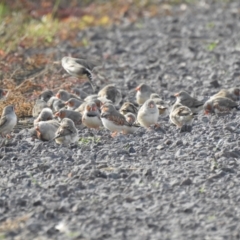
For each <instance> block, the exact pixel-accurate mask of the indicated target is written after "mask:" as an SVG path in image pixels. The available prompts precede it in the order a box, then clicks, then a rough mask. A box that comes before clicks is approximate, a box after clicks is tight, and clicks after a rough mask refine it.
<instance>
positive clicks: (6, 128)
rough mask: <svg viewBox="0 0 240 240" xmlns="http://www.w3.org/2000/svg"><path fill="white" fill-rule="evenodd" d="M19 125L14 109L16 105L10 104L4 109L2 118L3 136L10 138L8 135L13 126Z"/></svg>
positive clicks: (0, 121)
mask: <svg viewBox="0 0 240 240" xmlns="http://www.w3.org/2000/svg"><path fill="white" fill-rule="evenodd" d="M16 125H17V116H16V114H15V111H14V106H13V105H9V106H6V107H5V108H4V109H3V112H2V116H1V118H0V134H1V136H2V137H4V136H6V137H8V138H10V137H11V136H10V135H8V133H10V132H11V131H12V130H13V128H14V127H15V126H16Z"/></svg>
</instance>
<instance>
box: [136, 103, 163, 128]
mask: <svg viewBox="0 0 240 240" xmlns="http://www.w3.org/2000/svg"><path fill="white" fill-rule="evenodd" d="M158 116H159V111H158V108H157V106H156V103H155V102H154V101H153V100H152V99H148V100H147V101H146V102H145V103H144V104H143V105H142V106H141V108H140V109H139V111H138V115H137V121H138V122H139V123H140V125H141V126H142V127H145V128H148V127H150V126H151V125H153V124H155V125H156V124H157V121H158Z"/></svg>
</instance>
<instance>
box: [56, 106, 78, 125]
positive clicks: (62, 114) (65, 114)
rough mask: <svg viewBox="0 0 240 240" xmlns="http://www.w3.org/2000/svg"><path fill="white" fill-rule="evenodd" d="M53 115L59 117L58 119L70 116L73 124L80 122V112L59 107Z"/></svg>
mask: <svg viewBox="0 0 240 240" xmlns="http://www.w3.org/2000/svg"><path fill="white" fill-rule="evenodd" d="M55 116H56V117H59V118H60V119H64V118H70V119H71V120H72V121H73V122H74V124H75V125H81V124H82V114H81V113H80V112H77V111H73V110H67V109H60V110H59V111H58V112H56V113H55Z"/></svg>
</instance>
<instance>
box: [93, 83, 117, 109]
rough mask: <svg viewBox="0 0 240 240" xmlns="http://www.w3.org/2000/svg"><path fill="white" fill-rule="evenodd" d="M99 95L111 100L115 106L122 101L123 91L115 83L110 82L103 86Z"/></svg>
mask: <svg viewBox="0 0 240 240" xmlns="http://www.w3.org/2000/svg"><path fill="white" fill-rule="evenodd" d="M98 96H99V97H103V98H106V99H109V100H111V101H112V103H113V105H115V106H118V105H119V104H120V102H121V101H122V94H121V92H120V91H119V90H118V89H117V88H116V87H115V86H114V85H113V84H109V85H107V86H105V87H104V88H102V89H101V90H100V91H99V92H98Z"/></svg>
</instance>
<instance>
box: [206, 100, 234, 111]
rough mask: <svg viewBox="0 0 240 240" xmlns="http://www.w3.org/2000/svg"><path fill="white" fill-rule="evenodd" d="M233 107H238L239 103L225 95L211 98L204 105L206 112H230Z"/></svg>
mask: <svg viewBox="0 0 240 240" xmlns="http://www.w3.org/2000/svg"><path fill="white" fill-rule="evenodd" d="M233 108H236V109H237V108H238V104H237V103H236V102H234V101H233V100H231V99H230V98H224V97H217V98H210V99H209V100H208V101H206V102H205V104H204V106H203V109H204V112H205V114H209V113H216V114H218V113H229V112H230V111H231V110H232V109H233Z"/></svg>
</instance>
